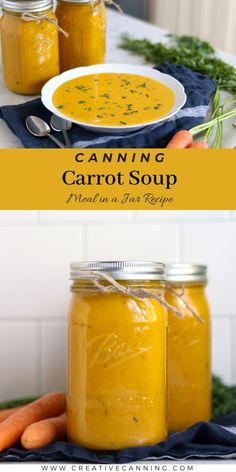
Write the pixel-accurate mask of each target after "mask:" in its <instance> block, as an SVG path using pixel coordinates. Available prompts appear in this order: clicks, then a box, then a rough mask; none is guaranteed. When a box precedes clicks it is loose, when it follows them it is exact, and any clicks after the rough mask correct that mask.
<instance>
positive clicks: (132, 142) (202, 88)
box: [0, 63, 216, 148]
mask: <svg viewBox="0 0 236 472" xmlns="http://www.w3.org/2000/svg"><path fill="white" fill-rule="evenodd" d="M156 69H158V70H159V71H160V72H164V73H166V74H170V75H172V76H173V77H175V78H176V79H177V80H179V81H180V82H181V83H182V84H183V86H184V88H185V91H186V95H187V102H186V104H185V106H184V108H182V110H180V111H179V112H178V113H177V114H176V115H175V117H173V118H171V119H169V120H168V121H166V122H165V123H160V124H159V125H158V124H157V125H152V126H149V127H146V128H143V129H142V130H139V131H137V132H135V133H131V134H128V135H125V136H117V135H116V136H112V135H101V134H95V133H91V132H89V131H86V130H84V129H83V128H81V127H80V126H76V125H74V126H73V129H72V131H71V132H70V139H71V142H72V143H73V147H77V148H156V147H161V148H163V147H166V145H167V143H168V141H169V140H170V139H171V137H172V136H173V134H174V133H175V132H176V131H178V130H180V129H191V128H193V127H194V126H196V125H199V124H201V123H203V122H204V120H205V117H206V115H207V112H208V108H209V103H210V98H211V95H212V93H213V92H214V91H215V89H216V84H215V82H214V81H213V80H211V79H209V78H208V77H206V76H204V75H202V74H198V73H196V72H193V71H192V70H190V69H188V68H187V67H184V66H182V65H176V64H167V63H166V64H162V65H160V66H159V67H157V68H156ZM28 115H35V116H39V117H41V118H43V119H44V120H45V121H47V122H48V123H49V122H50V117H51V113H50V112H49V111H48V110H46V108H44V106H43V105H42V103H41V100H40V99H39V98H38V99H36V100H32V101H29V102H27V103H23V104H21V105H10V106H3V107H1V108H0V117H1V118H2V119H3V120H5V121H6V123H7V124H8V126H9V128H10V129H11V130H12V131H13V133H14V134H15V135H16V136H18V138H19V139H20V140H21V142H22V144H23V146H24V147H26V148H54V147H56V145H55V144H54V143H53V142H52V141H51V140H50V139H48V138H35V137H34V136H32V135H30V134H29V132H28V131H27V130H26V128H25V119H26V117H27V116H28ZM54 134H55V136H57V137H59V138H61V140H63V139H62V134H61V133H54Z"/></svg>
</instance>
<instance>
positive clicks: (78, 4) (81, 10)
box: [56, 0, 106, 72]
mask: <svg viewBox="0 0 236 472" xmlns="http://www.w3.org/2000/svg"><path fill="white" fill-rule="evenodd" d="M56 15H57V18H58V22H59V25H60V27H61V28H62V29H63V30H64V31H66V32H67V33H68V35H69V36H68V37H65V36H64V35H63V34H61V33H60V35H59V44H60V68H61V72H64V71H66V70H69V69H73V68H75V67H80V66H89V65H93V64H102V63H103V62H104V61H105V52H106V7H105V4H104V1H103V0H73V1H71V0H59V1H58V4H57V9H56Z"/></svg>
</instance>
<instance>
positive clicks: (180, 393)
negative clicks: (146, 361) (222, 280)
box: [166, 264, 211, 431]
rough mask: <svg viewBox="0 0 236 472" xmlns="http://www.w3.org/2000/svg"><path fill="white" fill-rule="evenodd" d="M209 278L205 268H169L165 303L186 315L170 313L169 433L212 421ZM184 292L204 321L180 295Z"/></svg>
mask: <svg viewBox="0 0 236 472" xmlns="http://www.w3.org/2000/svg"><path fill="white" fill-rule="evenodd" d="M206 277H207V268H206V267H205V266H201V265H190V264H172V265H168V266H167V267H166V279H167V290H166V301H167V302H168V303H169V304H170V305H172V306H173V307H174V308H177V309H178V310H179V311H180V312H181V313H182V314H183V316H182V317H181V318H180V317H178V316H176V315H175V314H174V313H173V312H171V311H169V312H168V402H167V404H168V407H167V408H168V429H169V431H179V430H182V429H184V428H187V427H189V426H191V425H192V424H194V423H196V422H198V421H209V420H210V418H211V324H210V312H209V306H208V301H207V297H206V293H205V286H206V283H207V278H206ZM168 284H169V286H170V290H168ZM181 292H182V296H183V299H184V300H185V301H186V302H187V304H188V305H189V306H190V307H192V308H193V309H194V311H195V312H196V313H197V314H198V315H199V317H201V319H202V322H200V321H199V320H198V319H197V318H196V317H195V316H194V315H193V314H192V313H191V311H190V310H189V309H188V308H187V307H186V305H185V304H184V302H183V300H182V298H181V296H178V295H181ZM175 293H176V294H175Z"/></svg>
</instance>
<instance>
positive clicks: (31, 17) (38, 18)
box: [21, 11, 69, 38]
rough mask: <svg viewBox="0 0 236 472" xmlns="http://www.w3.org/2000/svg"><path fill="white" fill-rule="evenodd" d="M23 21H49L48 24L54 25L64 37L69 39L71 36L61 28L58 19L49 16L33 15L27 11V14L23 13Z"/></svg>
mask: <svg viewBox="0 0 236 472" xmlns="http://www.w3.org/2000/svg"><path fill="white" fill-rule="evenodd" d="M21 19H22V20H23V21H36V22H39V21H41V20H45V21H48V23H51V24H52V25H54V26H56V28H57V29H58V31H59V32H60V33H62V34H64V36H66V38H68V36H69V34H68V33H67V32H66V31H64V30H63V29H62V28H61V27H60V25H59V23H58V20H57V18H51V17H50V16H48V15H33V13H30V12H29V11H26V12H24V13H22V15H21Z"/></svg>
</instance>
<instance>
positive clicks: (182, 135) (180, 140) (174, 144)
mask: <svg viewBox="0 0 236 472" xmlns="http://www.w3.org/2000/svg"><path fill="white" fill-rule="evenodd" d="M192 144H193V136H192V134H191V133H190V132H189V131H187V130H181V131H178V132H177V133H175V135H174V136H173V138H172V139H171V140H170V142H169V143H168V144H167V146H166V147H167V149H186V148H187V147H189V146H192Z"/></svg>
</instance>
